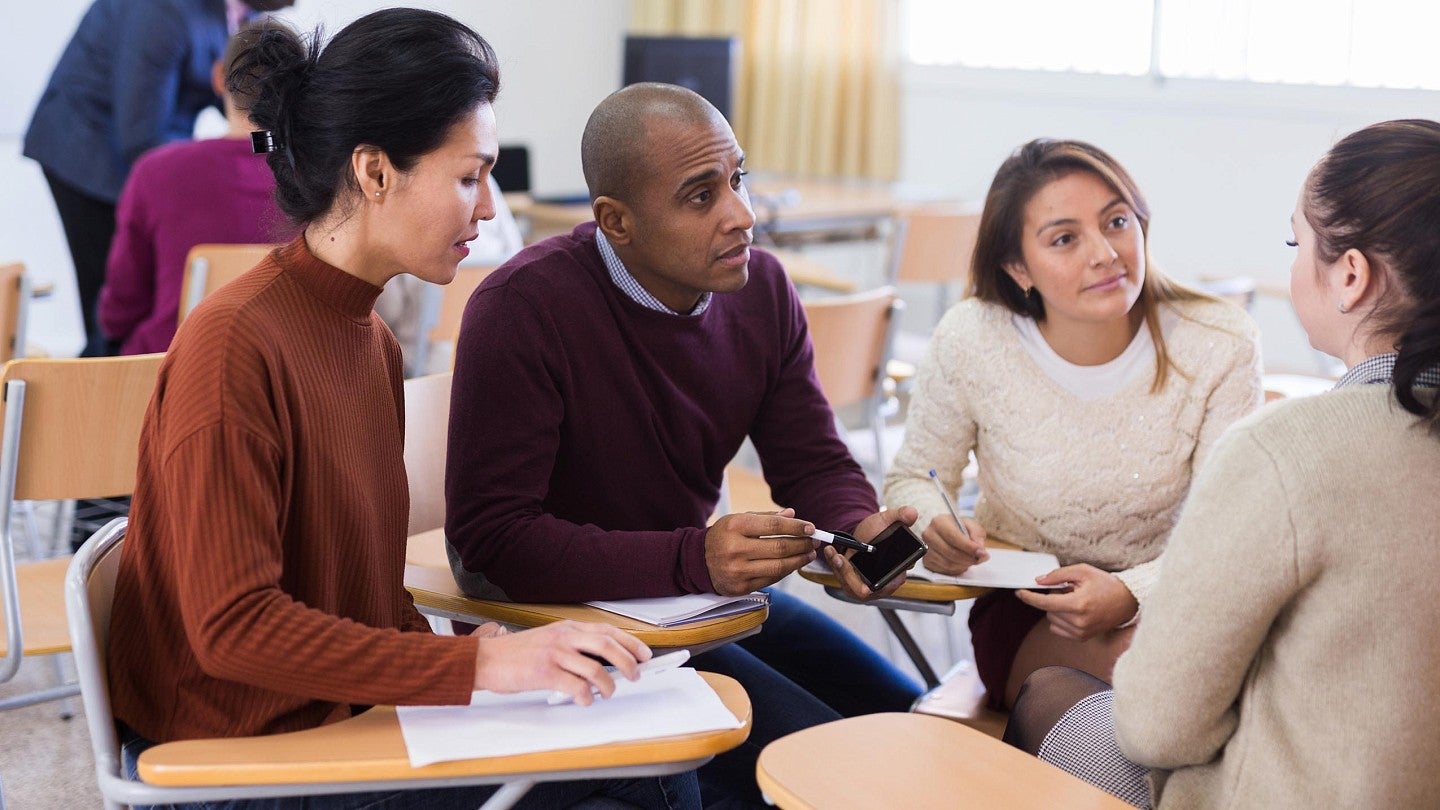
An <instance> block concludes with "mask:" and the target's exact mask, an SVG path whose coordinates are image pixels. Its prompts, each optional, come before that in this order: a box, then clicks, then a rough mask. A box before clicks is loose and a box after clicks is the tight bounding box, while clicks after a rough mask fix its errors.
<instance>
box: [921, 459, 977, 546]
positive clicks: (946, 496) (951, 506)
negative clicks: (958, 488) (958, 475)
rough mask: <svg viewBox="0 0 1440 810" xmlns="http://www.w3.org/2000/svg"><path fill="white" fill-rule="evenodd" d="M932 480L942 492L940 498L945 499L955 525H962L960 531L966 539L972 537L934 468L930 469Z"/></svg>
mask: <svg viewBox="0 0 1440 810" xmlns="http://www.w3.org/2000/svg"><path fill="white" fill-rule="evenodd" d="M930 481H931V483H933V484H934V485H935V489H936V490H938V491H939V492H940V498H941V499H942V500H944V501H945V508H946V509H949V510H950V517H953V518H955V525H957V526H959V527H960V533H961V534H963V535H965V539H966V540H969V539H971V538H970V530H969V529H967V528H965V524H964V522H962V521H961V520H960V513H959V512H956V511H955V504H954V503H952V502H951V501H950V494H949V493H948V492H946V491H945V487H943V486H941V484H940V476H938V475H936V474H935V471H934V470H931V471H930Z"/></svg>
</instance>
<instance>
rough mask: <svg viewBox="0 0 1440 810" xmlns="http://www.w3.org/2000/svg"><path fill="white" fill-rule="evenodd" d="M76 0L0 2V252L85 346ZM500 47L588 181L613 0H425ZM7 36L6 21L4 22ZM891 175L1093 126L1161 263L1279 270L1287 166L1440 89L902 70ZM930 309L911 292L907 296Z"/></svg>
mask: <svg viewBox="0 0 1440 810" xmlns="http://www.w3.org/2000/svg"><path fill="white" fill-rule="evenodd" d="M87 2H88V0H51V2H49V3H46V4H44V5H43V6H35V5H33V4H22V3H13V2H0V32H5V33H6V34H9V36H7V37H5V41H4V47H0V77H3V78H0V260H9V259H11V258H18V259H20V260H23V261H25V262H26V263H27V265H29V267H30V268H31V270H32V272H34V273H35V275H36V276H37V277H38V278H40V279H43V280H51V281H53V282H55V284H56V287H57V294H56V295H55V296H54V297H53V298H52V299H51V300H50V301H47V302H41V303H40V304H39V305H38V306H37V307H36V308H35V311H34V313H33V314H34V317H32V320H31V340H32V342H34V343H37V344H40V345H42V346H44V347H45V348H47V349H48V350H49V351H50V352H51V353H52V354H68V353H72V352H74V351H76V350H77V349H78V347H79V345H80V318H79V311H78V308H77V306H76V304H75V298H74V291H73V279H72V275H71V268H70V260H69V254H68V252H67V251H66V249H65V246H64V240H63V237H62V235H61V231H60V226H59V221H58V218H57V217H56V216H55V213H54V208H53V204H52V202H51V200H50V197H49V193H48V192H47V191H46V189H45V185H44V181H43V179H42V178H41V176H40V172H39V169H38V168H37V167H36V166H35V164H34V163H32V162H30V161H28V160H24V159H22V158H21V157H20V156H19V151H20V145H19V136H20V134H21V132H23V129H24V126H25V123H26V122H27V121H28V119H29V115H30V110H31V109H32V107H33V105H34V99H35V98H36V97H38V95H39V93H40V90H41V88H42V87H43V85H44V82H45V80H46V78H47V77H48V75H49V72H50V69H51V67H52V66H53V64H54V62H55V60H56V59H57V58H58V57H59V54H60V51H61V49H62V48H63V47H64V44H65V42H66V40H67V39H68V38H69V35H70V33H71V31H72V30H73V28H74V25H75V23H76V21H78V19H79V17H80V15H81V13H83V11H84V8H85V6H86V3H87ZM382 5H385V3H382V2H379V1H378V0H298V4H297V7H296V8H295V9H293V10H292V11H291V12H289V13H288V16H289V17H290V18H291V19H293V20H295V21H296V22H297V23H299V24H300V25H302V26H307V27H308V26H311V25H314V24H315V23H317V22H323V23H324V24H325V26H326V28H327V29H328V30H330V31H335V30H338V28H340V27H341V26H343V25H344V24H345V23H346V22H348V21H349V20H351V19H353V18H354V17H357V16H359V15H360V14H363V13H365V12H367V11H370V10H372V9H374V8H379V7H381V6H382ZM426 5H428V6H429V7H432V8H436V9H439V10H441V11H445V12H447V13H451V14H454V15H455V16H457V17H459V18H460V19H462V20H464V21H466V22H467V23H469V24H471V25H472V26H474V27H475V28H476V29H477V30H479V31H480V32H481V33H483V34H484V35H485V36H486V37H487V38H488V39H489V40H490V41H491V43H492V44H493V45H494V46H495V48H496V50H497V52H498V53H499V55H500V59H501V65H502V83H503V85H504V87H503V89H502V92H501V96H500V101H499V103H498V104H497V113H498V117H499V121H500V130H501V133H500V134H501V140H502V142H525V143H528V144H529V145H530V147H531V163H532V173H533V175H534V184H535V187H536V190H537V191H539V192H540V193H568V192H574V191H579V190H581V189H582V188H583V181H582V178H581V175H580V165H579V136H580V132H581V129H582V128H583V126H584V122H585V119H586V117H587V116H588V115H589V112H590V110H591V109H592V108H593V107H594V105H595V104H596V103H597V102H598V101H599V100H600V99H601V98H602V97H603V96H604V95H605V94H606V93H608V92H610V91H611V90H613V89H614V88H616V87H617V86H618V85H619V81H620V66H621V42H622V37H623V32H624V30H625V22H626V17H627V15H628V3H626V2H624V0H526V2H504V0H432V2H429V3H426ZM12 32H19V34H18V35H15V34H14V33H12ZM901 115H902V121H901V128H902V140H901V155H900V158H901V172H902V177H901V179H902V180H903V181H906V183H907V184H909V185H911V186H913V187H915V188H917V189H923V190H925V191H927V192H934V193H941V194H946V195H952V196H957V197H961V198H964V199H968V200H972V201H976V202H978V201H979V200H981V199H982V198H983V196H984V193H985V190H986V188H987V187H988V186H989V183H990V178H991V177H992V175H993V174H994V171H995V168H996V167H997V166H998V165H999V164H1000V162H1001V160H1003V159H1004V157H1005V156H1006V155H1007V154H1008V153H1009V152H1010V151H1011V150H1012V149H1013V148H1014V147H1016V146H1017V145H1019V144H1020V143H1022V142H1023V141H1026V140H1028V139H1030V138H1034V137H1038V136H1042V135H1047V136H1056V137H1074V138H1082V139H1086V140H1090V141H1093V142H1095V143H1096V144H1098V145H1100V146H1101V147H1103V148H1105V149H1107V150H1109V151H1110V152H1112V153H1113V154H1115V156H1116V157H1118V158H1119V159H1120V160H1121V161H1122V162H1123V163H1124V164H1125V165H1126V166H1127V167H1128V168H1129V169H1130V170H1131V172H1132V173H1133V174H1134V175H1135V177H1136V178H1137V180H1138V181H1139V182H1140V184H1141V187H1142V188H1143V189H1144V190H1145V192H1146V194H1147V195H1148V197H1149V199H1150V202H1151V205H1152V208H1153V209H1154V223H1153V229H1152V232H1151V237H1152V247H1153V249H1154V254H1155V256H1156V259H1157V262H1159V263H1160V264H1162V265H1163V266H1164V267H1165V268H1166V269H1167V270H1168V271H1169V272H1171V273H1172V274H1173V275H1175V276H1177V277H1179V278H1182V279H1193V278H1194V277H1195V276H1196V275H1198V274H1200V273H1244V274H1249V275H1252V276H1255V277H1257V278H1258V279H1261V280H1265V281H1270V282H1278V283H1282V284H1283V283H1284V282H1285V280H1286V278H1287V268H1288V267H1289V263H1290V259H1291V254H1290V252H1289V250H1288V249H1287V248H1285V247H1284V245H1283V240H1284V239H1285V238H1287V237H1288V235H1289V231H1288V225H1287V220H1288V218H1289V215H1290V211H1291V207H1292V206H1293V204H1294V199H1295V194H1296V191H1297V189H1298V186H1299V183H1300V180H1301V179H1302V177H1303V176H1304V174H1305V172H1306V170H1307V169H1308V168H1309V166H1310V164H1311V163H1312V162H1313V161H1314V160H1315V158H1316V157H1318V156H1319V155H1320V154H1321V153H1322V152H1323V151H1324V150H1325V149H1326V148H1327V147H1328V146H1329V145H1330V144H1331V143H1332V142H1333V141H1334V140H1335V139H1336V138H1338V137H1339V136H1341V135H1343V134H1345V133H1347V132H1349V131H1352V130H1354V129H1357V128H1359V127H1362V126H1364V125H1365V124H1368V123H1371V122H1373V121H1378V120H1382V119H1385V118H1394V117H1428V118H1437V117H1440V93H1436V92H1425V91H1377V90H1359V89H1355V88H1315V87H1284V86H1257V85H1246V84H1240V83H1224V82H1199V81H1181V80H1172V81H1169V82H1166V83H1164V84H1156V83H1155V82H1154V81H1152V80H1151V79H1149V78H1128V77H1124V78H1122V77H1104V76H1083V75H1069V74H1055V73H1027V72H1020V71H980V70H967V69H962V68H933V67H927V68H921V67H910V68H907V69H906V71H905V73H904V76H903V82H902V90H901ZM912 309H913V310H915V311H916V312H919V311H921V310H924V311H926V312H928V311H929V308H928V306H925V305H924V304H923V302H917V306H916V307H913V308H912ZM1257 317H1258V319H1259V320H1261V326H1262V328H1263V329H1264V331H1265V334H1266V354H1267V359H1269V360H1271V361H1272V363H1273V364H1275V365H1284V366H1291V367H1304V366H1307V365H1309V364H1311V363H1312V362H1313V361H1312V358H1311V357H1310V356H1309V354H1308V351H1307V350H1306V349H1305V348H1304V346H1303V336H1301V335H1300V333H1299V332H1298V331H1297V330H1296V327H1295V326H1294V325H1293V321H1292V320H1291V319H1289V317H1288V313H1287V312H1286V311H1285V309H1284V308H1283V307H1282V306H1278V305H1269V306H1268V307H1266V306H1262V308H1261V310H1260V311H1259V312H1257Z"/></svg>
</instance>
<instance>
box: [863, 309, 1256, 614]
mask: <svg viewBox="0 0 1440 810" xmlns="http://www.w3.org/2000/svg"><path fill="white" fill-rule="evenodd" d="M1175 310H1176V311H1177V313H1178V314H1179V315H1180V317H1179V318H1176V319H1174V326H1173V327H1172V328H1171V329H1170V330H1169V331H1168V332H1167V333H1166V335H1165V345H1166V349H1167V350H1168V352H1169V354H1170V357H1171V359H1172V361H1173V362H1174V364H1175V365H1176V366H1177V367H1178V368H1179V369H1180V371H1181V372H1183V375H1184V376H1182V375H1181V374H1176V373H1174V371H1173V370H1172V373H1171V374H1170V377H1169V380H1168V381H1167V382H1166V385H1165V388H1164V389H1163V390H1162V391H1160V392H1159V393H1154V394H1152V393H1150V386H1151V383H1152V382H1153V380H1152V379H1151V378H1150V376H1149V375H1146V376H1145V377H1144V378H1143V379H1141V380H1138V381H1137V382H1135V383H1134V384H1132V385H1130V386H1129V387H1128V388H1126V389H1125V390H1122V391H1121V392H1119V393H1117V394H1115V395H1114V396H1111V397H1106V398H1103V399H1098V400H1093V401H1084V400H1081V399H1080V398H1078V397H1076V396H1074V395H1072V394H1070V393H1069V392H1067V391H1065V390H1064V389H1062V388H1060V387H1059V386H1058V385H1056V384H1055V383H1054V382H1053V381H1051V380H1050V378H1049V377H1047V376H1046V375H1045V374H1044V372H1043V371H1041V369H1040V368H1039V367H1038V366H1037V365H1036V364H1035V362H1034V361H1033V360H1032V359H1031V358H1030V355H1029V354H1027V353H1026V351H1025V348H1024V346H1023V345H1022V344H1021V342H1020V333H1019V330H1017V329H1016V328H1015V325H1014V323H1013V322H1012V320H1011V313H1010V311H1009V310H1007V309H1004V308H1003V307H1000V306H998V305H995V304H989V303H985V302H982V301H979V300H977V299H968V300H965V301H962V302H960V303H959V304H957V305H955V306H954V307H953V308H951V310H950V311H949V312H948V313H946V315H945V317H944V319H942V320H941V321H940V325H939V326H938V327H936V329H935V334H934V337H933V338H932V339H931V341H930V350H929V356H928V357H927V358H926V360H925V362H924V363H923V364H922V365H921V367H920V369H919V373H918V374H917V376H916V382H915V391H914V395H913V398H912V399H911V402H910V411H909V413H908V415H907V416H906V419H905V443H904V445H903V446H902V447H901V448H900V453H899V455H898V456H897V457H896V459H895V463H894V465H893V466H892V467H891V469H890V471H889V473H888V474H887V475H886V477H885V502H886V503H887V504H889V505H891V506H901V505H905V504H911V505H913V506H915V507H916V508H917V509H918V510H919V511H920V519H919V520H918V521H917V522H916V524H915V525H916V526H918V527H921V529H922V530H923V528H924V527H926V526H928V525H929V524H930V521H931V520H932V519H933V518H935V517H936V516H937V515H941V514H945V512H946V508H945V504H944V502H943V501H942V500H941V498H940V495H939V493H938V492H936V491H935V487H934V485H933V484H932V483H931V482H930V480H929V471H930V470H932V469H934V470H935V471H936V473H937V474H938V475H939V476H940V480H941V482H942V483H943V484H944V485H945V486H946V488H947V489H948V490H950V491H951V492H954V491H955V489H956V488H957V487H958V486H959V484H960V479H961V471H962V470H963V469H964V467H965V465H966V462H967V460H968V457H969V455H970V451H971V450H972V449H973V450H974V451H975V457H976V460H977V461H978V462H979V468H980V474H979V475H980V478H979V484H980V499H979V501H978V502H977V504H976V507H975V517H976V519H977V520H979V521H980V523H981V525H983V526H984V527H985V529H986V531H987V532H989V533H990V534H992V535H994V536H996V537H999V538H1003V539H1005V540H1008V541H1010V542H1012V543H1016V544H1018V545H1020V546H1021V547H1023V548H1026V549H1029V550H1032V551H1047V552H1050V553H1053V554H1055V555H1056V556H1057V557H1059V558H1060V561H1061V563H1062V564H1070V563H1082V562H1083V563H1090V564H1091V565H1094V566H1096V567H1098V568H1101V569H1104V570H1107V571H1115V572H1117V573H1118V575H1119V577H1120V579H1121V580H1123V581H1124V582H1125V585H1126V586H1127V587H1128V588H1129V589H1130V591H1131V593H1133V594H1134V595H1135V598H1136V599H1137V600H1138V601H1139V603H1140V605H1141V611H1142V613H1143V611H1144V607H1145V601H1146V598H1147V595H1148V593H1149V589H1150V585H1151V583H1152V582H1153V580H1154V577H1155V575H1156V573H1157V568H1156V565H1155V564H1154V561H1155V560H1156V558H1157V557H1159V555H1160V552H1161V551H1162V550H1163V549H1164V547H1165V540H1166V538H1167V537H1168V536H1169V534H1170V529H1171V527H1172V526H1173V525H1174V523H1175V518H1176V516H1177V514H1178V512H1179V509H1180V504H1181V503H1182V502H1183V501H1184V499H1185V494H1186V492H1187V491H1188V490H1189V488H1190V477H1191V471H1192V470H1195V469H1198V468H1199V466H1200V464H1201V462H1203V461H1204V459H1205V456H1206V455H1207V454H1208V453H1209V451H1210V448H1211V447H1212V446H1213V445H1214V443H1215V440H1216V439H1217V438H1219V436H1220V434H1221V433H1222V432H1223V431H1224V430H1225V428H1226V427H1228V426H1229V425H1230V423H1232V422H1234V421H1235V420H1236V419H1238V418H1239V417H1241V416H1244V415H1245V414H1247V413H1250V412H1251V411H1253V410H1255V408H1257V407H1258V406H1259V404H1260V401H1261V389H1260V368H1259V362H1260V355H1259V346H1258V344H1257V340H1258V331H1257V330H1256V328H1255V324H1254V322H1252V321H1251V320H1250V317H1249V316H1248V315H1246V314H1245V313H1244V312H1242V311H1241V310H1240V309H1239V308H1238V307H1235V306H1234V305H1232V304H1228V303H1223V302H1218V301H1197V302H1182V303H1179V304H1176V305H1175Z"/></svg>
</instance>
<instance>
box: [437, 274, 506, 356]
mask: <svg viewBox="0 0 1440 810" xmlns="http://www.w3.org/2000/svg"><path fill="white" fill-rule="evenodd" d="M493 272H495V266H494V265H488V266H475V267H461V268H460V269H459V270H457V271H456V272H455V280H454V281H451V282H450V283H449V284H446V285H445V286H444V287H442V288H441V293H440V312H439V314H438V315H437V316H436V317H435V325H434V326H432V327H431V328H430V342H431V343H441V342H444V341H452V342H453V341H454V340H455V338H456V337H457V336H459V334H460V318H461V316H463V315H464V314H465V305H466V304H468V303H469V302H470V296H471V294H472V293H474V292H475V288H476V287H479V286H480V282H482V281H484V280H485V279H486V277H488V276H489V275H490V274H491V273H493Z"/></svg>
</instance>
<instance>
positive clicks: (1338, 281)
mask: <svg viewBox="0 0 1440 810" xmlns="http://www.w3.org/2000/svg"><path fill="white" fill-rule="evenodd" d="M1332 272H1333V273H1334V274H1335V275H1334V276H1332V278H1331V280H1332V282H1333V283H1334V284H1335V287H1336V291H1337V292H1338V293H1339V294H1340V300H1339V301H1336V303H1337V304H1339V305H1340V306H1341V308H1342V310H1343V311H1344V312H1351V311H1353V310H1354V309H1355V307H1357V306H1359V305H1360V303H1361V302H1362V301H1364V300H1365V298H1366V296H1367V295H1369V296H1370V297H1371V298H1374V297H1375V296H1374V295H1372V294H1371V293H1374V292H1378V291H1379V283H1380V279H1379V276H1378V274H1376V273H1375V268H1374V267H1373V266H1372V265H1371V264H1370V260H1369V259H1368V258H1366V256H1365V254H1364V253H1361V252H1360V251H1358V250H1356V249H1355V248H1350V249H1349V250H1347V251H1345V252H1344V253H1342V254H1340V258H1339V259H1337V260H1336V261H1335V264H1334V265H1333V266H1332Z"/></svg>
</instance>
